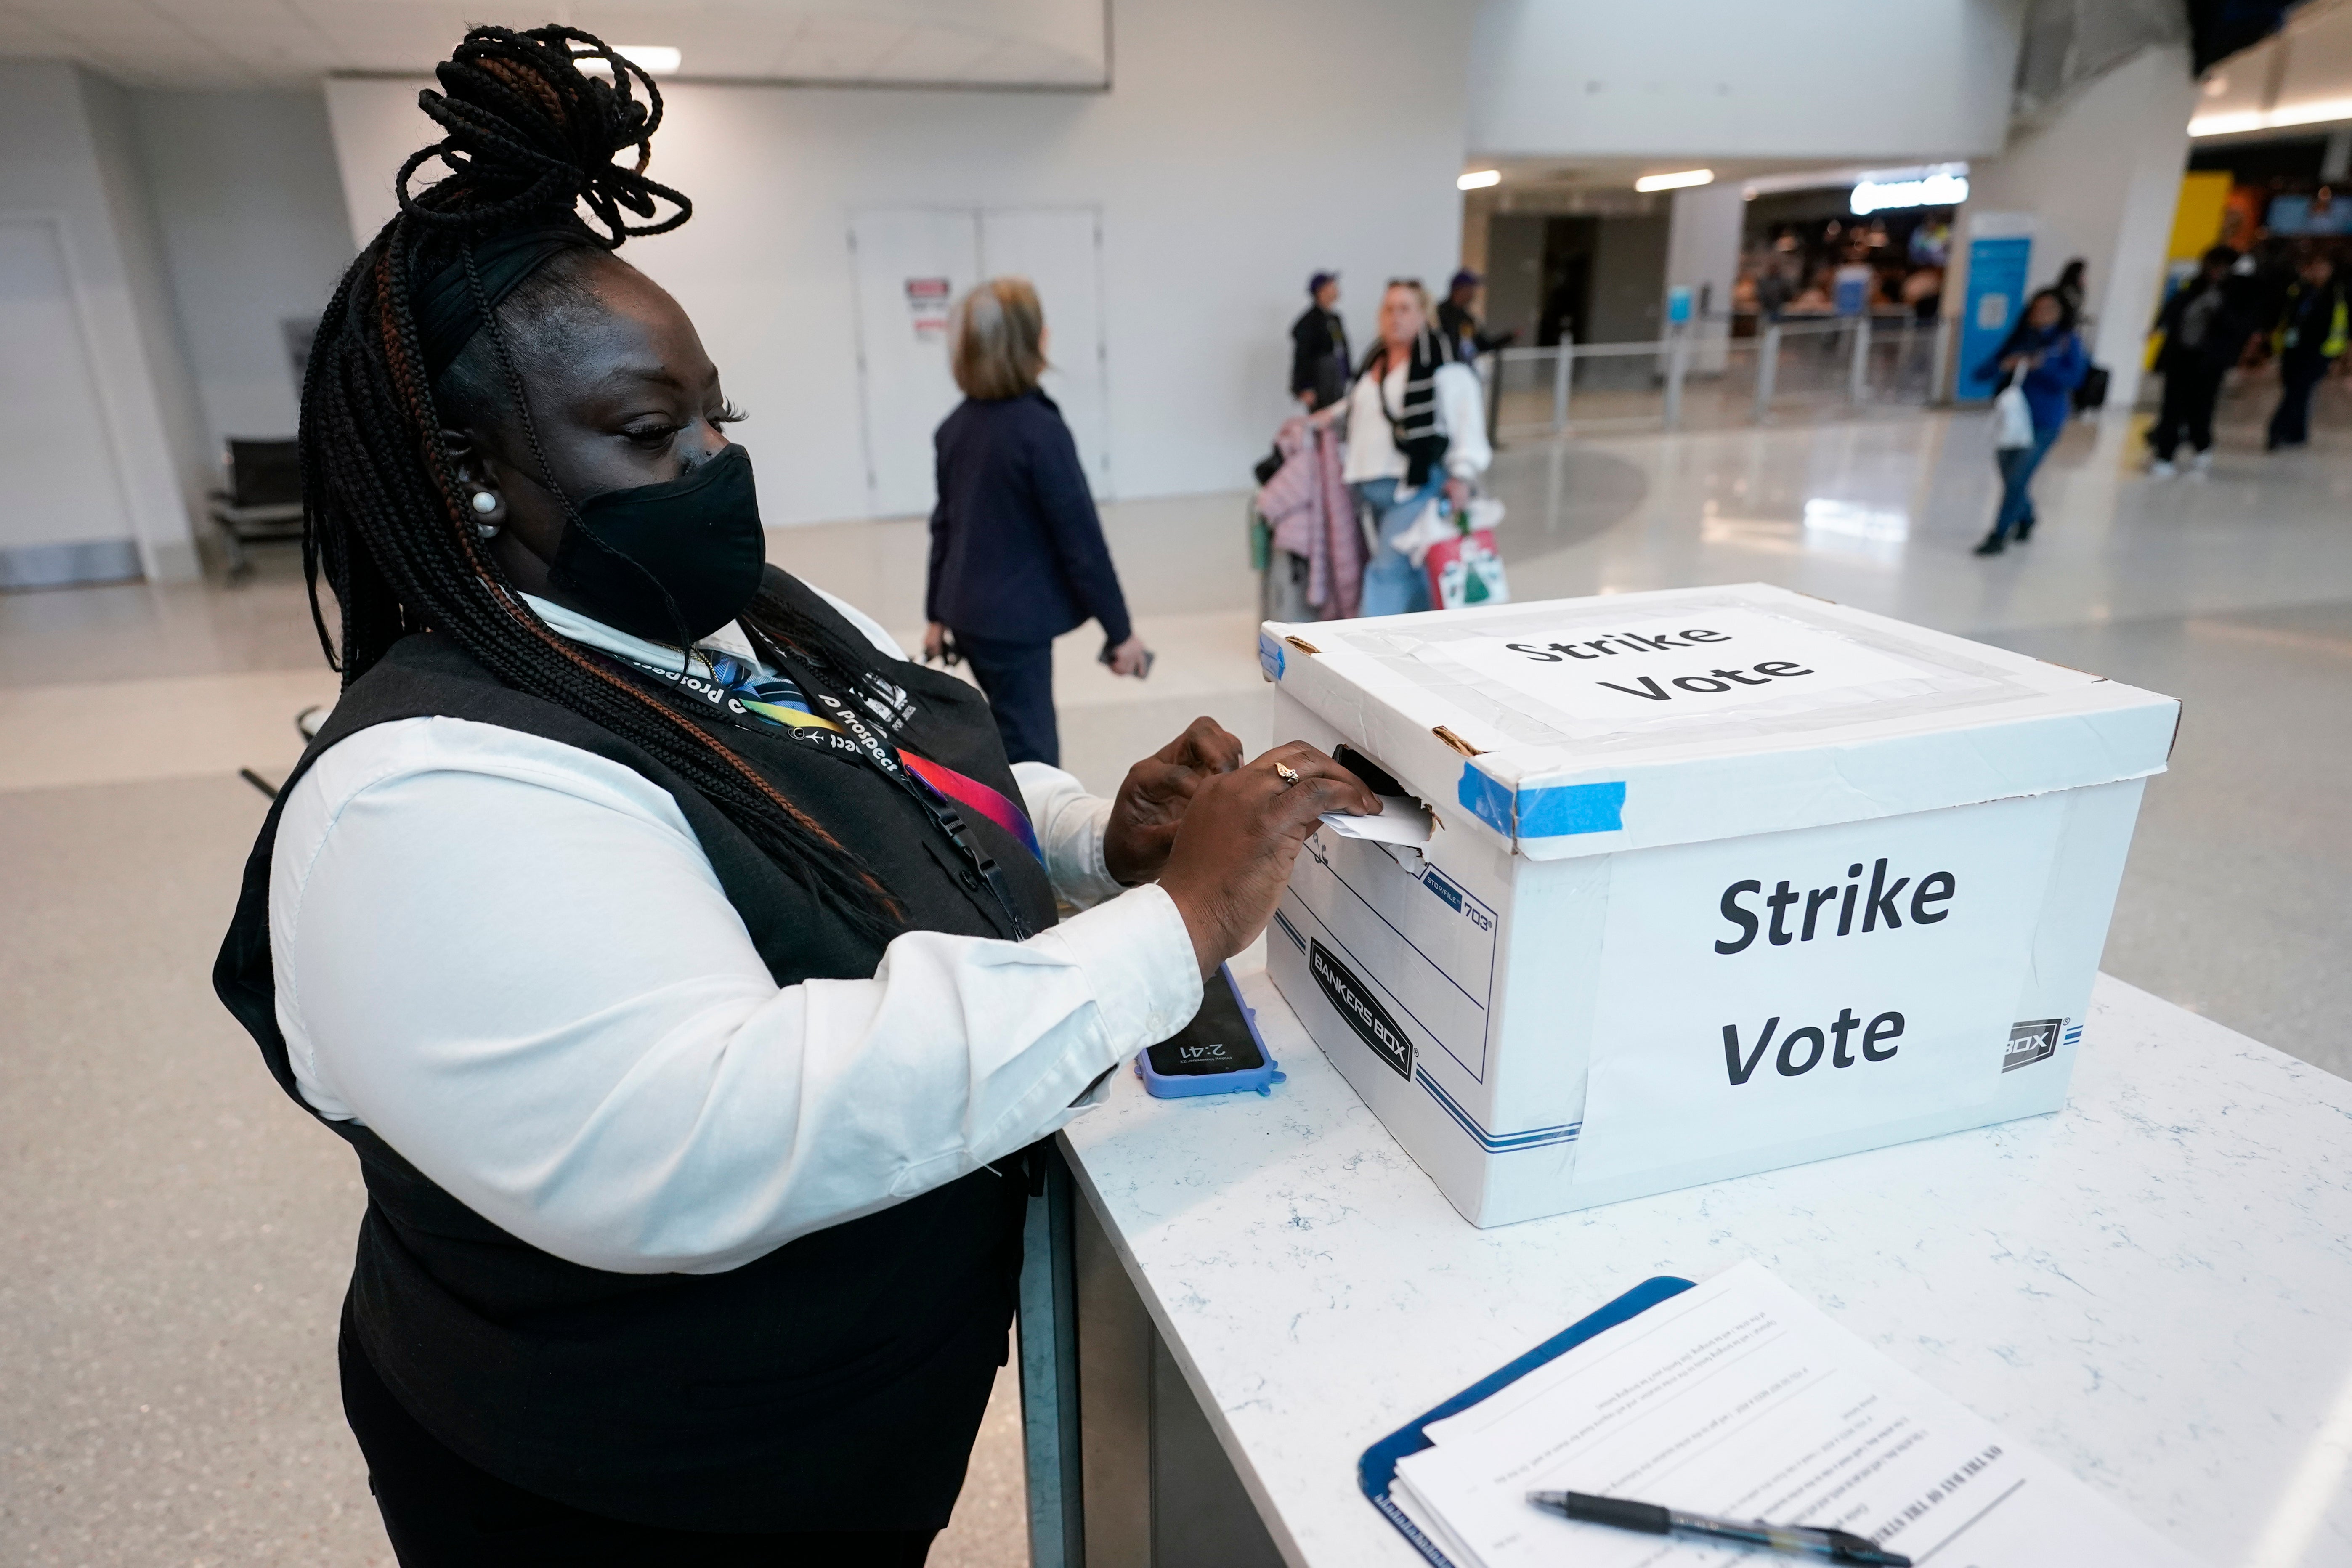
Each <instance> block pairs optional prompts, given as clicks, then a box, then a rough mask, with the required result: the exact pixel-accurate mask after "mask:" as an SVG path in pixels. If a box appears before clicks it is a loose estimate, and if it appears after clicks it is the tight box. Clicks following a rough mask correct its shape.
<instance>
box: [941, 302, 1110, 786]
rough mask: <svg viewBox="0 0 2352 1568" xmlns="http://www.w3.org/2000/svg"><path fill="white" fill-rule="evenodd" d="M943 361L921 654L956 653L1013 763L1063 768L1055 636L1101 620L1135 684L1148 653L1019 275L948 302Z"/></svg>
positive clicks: (1106, 654) (1038, 319)
mask: <svg viewBox="0 0 2352 1568" xmlns="http://www.w3.org/2000/svg"><path fill="white" fill-rule="evenodd" d="M948 354H949V364H950V367H951V368H952V369H953V370H954V372H955V378H956V384H957V385H958V386H960V387H961V388H962V389H963V394H964V401H963V402H962V403H961V404H960V405H957V407H956V410H955V412H954V413H952V414H950V415H949V416H947V418H946V419H945V420H943V421H942V422H941V423H940V428H939V432H938V434H937V435H936V436H934V437H932V445H933V447H934V448H935V450H936V451H937V453H938V457H939V504H938V505H937V506H936V507H934V508H933V509H932V510H931V569H930V583H929V593H928V595H927V596H926V599H925V614H926V616H928V618H929V621H930V626H929V629H928V630H927V631H926V632H925V633H924V634H923V658H925V659H926V660H931V659H950V658H953V657H955V655H956V654H961V656H962V657H963V658H968V659H970V660H971V672H972V674H973V676H974V677H976V678H977V679H979V681H980V689H981V690H982V691H984V692H986V693H987V694H988V704H989V707H990V708H991V709H992V710H993V711H994V712H995V715H996V728H997V731H998V732H999V733H1000V734H1002V735H1003V737H1004V750H1005V753H1006V755H1007V756H1008V757H1010V758H1011V760H1013V762H1016V763H1018V762H1037V763H1049V764H1053V765H1056V766H1058V765H1059V764H1060V762H1061V754H1062V747H1061V738H1060V736H1059V734H1058V732H1057V731H1056V729H1055V721H1054V639H1055V637H1059V636H1061V635H1062V634H1063V633H1064V632H1066V631H1068V630H1070V629H1071V628H1073V627H1075V626H1081V625H1083V624H1085V623H1086V622H1087V620H1089V619H1093V620H1097V621H1100V622H1101V623H1102V628H1103V653H1102V660H1103V662H1104V663H1105V664H1108V665H1109V666H1110V668H1111V673H1113V674H1114V675H1132V676H1136V677H1138V678H1140V677H1142V676H1143V675H1144V673H1145V672H1146V671H1147V670H1149V668H1150V662H1151V655H1150V650H1148V649H1147V648H1145V647H1144V646H1143V639H1142V638H1140V637H1137V636H1136V635H1135V631H1134V628H1133V627H1132V626H1130V625H1129V622H1128V618H1127V600H1126V598H1125V596H1124V595H1121V594H1120V593H1119V590H1118V573H1117V572H1116V571H1115V570H1113V568H1112V566H1111V562H1110V547H1109V546H1108V544H1106V543H1105V542H1103V531H1102V521H1101V520H1100V519H1099V518H1097V516H1096V515H1095V503H1094V498H1093V496H1092V495H1091V494H1090V493H1088V491H1087V476H1086V471H1085V469H1084V468H1081V467H1080V466H1079V463H1078V448H1077V443H1076V442H1075V441H1073V440H1072V439H1071V438H1070V427H1069V426H1067V425H1066V424H1065V423H1063V420H1062V411H1061V410H1060V409H1059V408H1057V407H1055V404H1054V400H1053V399H1052V398H1050V397H1048V396H1046V395H1045V393H1044V391H1042V390H1041V389H1040V388H1039V387H1038V385H1037V378H1038V376H1040V375H1041V374H1044V373H1045V363H1046V361H1045V311H1044V310H1042V309H1041V308H1040V307H1039V306H1038V303H1037V290H1036V289H1034V288H1032V287H1030V284H1029V280H1028V279H1025V278H992V279H989V280H988V281H987V282H985V283H982V285H980V287H978V288H976V289H973V290H972V291H971V293H969V294H966V295H965V296H964V297H963V298H962V299H961V300H957V301H956V306H955V310H954V312H953V313H952V314H951V315H950V318H949V322H948Z"/></svg>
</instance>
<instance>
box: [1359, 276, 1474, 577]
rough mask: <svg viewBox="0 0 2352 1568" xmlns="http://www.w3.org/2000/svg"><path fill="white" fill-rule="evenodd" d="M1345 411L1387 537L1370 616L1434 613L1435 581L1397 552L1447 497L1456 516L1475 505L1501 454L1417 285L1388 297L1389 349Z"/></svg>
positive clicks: (1469, 374)
mask: <svg viewBox="0 0 2352 1568" xmlns="http://www.w3.org/2000/svg"><path fill="white" fill-rule="evenodd" d="M1344 406H1345V407H1346V410H1347V420H1348V425H1347V434H1348V461H1347V468H1346V470H1345V473H1346V478H1347V480H1348V485H1349V489H1352V490H1353V491H1354V492H1355V496H1356V500H1357V502H1358V504H1359V505H1360V507H1362V508H1363V509H1364V510H1367V511H1369V512H1370V514H1371V516H1372V518H1373V520H1374V522H1375V532H1376V533H1377V535H1378V537H1379V544H1378V547H1377V548H1375V549H1374V550H1373V552H1372V559H1371V562H1370V564H1369V565H1367V566H1366V567H1365V569H1364V597H1363V609H1362V613H1363V614H1364V615H1367V616H1397V615H1403V614H1404V613H1406V612H1407V611H1410V610H1425V609H1428V608H1429V607H1430V605H1429V582H1428V579H1427V578H1426V577H1424V576H1423V574H1422V573H1421V571H1420V569H1419V568H1418V567H1416V566H1414V565H1413V563H1412V562H1411V561H1410V560H1408V559H1407V558H1406V557H1405V556H1404V554H1403V553H1402V552H1399V551H1396V550H1393V549H1391V548H1390V545H1391V542H1393V541H1394V540H1395V539H1396V538H1397V537H1398V536H1399V535H1401V534H1402V533H1403V532H1404V531H1405V530H1407V529H1409V528H1411V527H1412V524H1413V521H1414V520H1415V519H1417V518H1418V517H1420V515H1421V513H1422V510H1423V508H1424V507H1426V506H1427V505H1428V504H1429V503H1430V502H1431V501H1433V500H1436V499H1437V497H1439V496H1440V495H1444V496H1445V497H1446V498H1447V499H1448V500H1451V501H1452V502H1453V505H1454V509H1455V510H1457V511H1458V510H1461V509H1462V508H1463V507H1465V506H1466V505H1468V504H1469V500H1470V482H1471V481H1472V480H1474V479H1476V478H1477V477H1478V476H1479V475H1480V474H1483V473H1485V472H1486V465H1487V464H1488V463H1490V462H1492V461H1493V460H1494V450H1493V448H1492V447H1489V446H1488V445H1487V443H1486V418H1485V399H1484V395H1483V394H1482V392H1481V390H1480V387H1479V384H1478V373H1477V372H1476V371H1475V370H1473V369H1471V368H1470V367H1469V366H1468V365H1466V364H1464V363H1461V362H1460V361H1459V359H1458V358H1457V357H1456V356H1455V353H1454V345H1453V344H1452V343H1451V342H1448V341H1447V339H1446V337H1445V335H1444V333H1443V332H1440V331H1437V329H1436V328H1435V327H1434V326H1433V325H1432V324H1431V321H1430V314H1429V291H1428V290H1427V289H1423V287H1422V286H1421V285H1420V284H1419V283H1418V282H1416V281H1414V280H1412V279H1395V280H1393V281H1391V283H1390V284H1389V286H1388V289H1387V291H1386V292H1385V293H1384V294H1382V295H1381V341H1380V342H1378V343H1377V344H1375V345H1374V346H1373V348H1372V351H1371V353H1369V354H1367V355H1365V357H1364V367H1363V370H1362V372H1361V374H1359V375H1358V377H1357V379H1356V384H1355V386H1354V388H1353V389H1352V390H1351V391H1350V392H1349V395H1348V401H1347V403H1346V405H1344Z"/></svg>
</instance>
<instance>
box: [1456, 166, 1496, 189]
mask: <svg viewBox="0 0 2352 1568" xmlns="http://www.w3.org/2000/svg"><path fill="white" fill-rule="evenodd" d="M1502 183H1503V171H1502V170H1500V169H1473V170H1471V171H1470V172H1469V173H1468V174H1465V175H1463V176H1462V177H1461V178H1460V179H1458V180H1456V181H1454V189H1455V190H1457V191H1483V190H1485V189H1486V187H1487V186H1488V185H1499V184H1502Z"/></svg>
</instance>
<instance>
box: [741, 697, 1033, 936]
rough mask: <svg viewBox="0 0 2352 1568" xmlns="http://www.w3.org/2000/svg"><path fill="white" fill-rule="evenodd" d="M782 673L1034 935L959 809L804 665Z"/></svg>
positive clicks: (1017, 930) (1021, 928) (1012, 920)
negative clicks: (916, 807)
mask: <svg viewBox="0 0 2352 1568" xmlns="http://www.w3.org/2000/svg"><path fill="white" fill-rule="evenodd" d="M784 673H785V674H787V675H789V676H791V677H792V678H793V680H794V681H796V682H798V683H799V686H800V689H801V691H802V693H803V695H804V696H806V697H807V698H808V699H809V700H810V701H811V702H812V703H813V704H814V707H815V708H818V709H822V710H824V717H825V718H828V719H830V720H832V721H834V722H835V723H836V724H838V725H840V726H841V728H842V731H843V732H844V733H845V734H846V735H848V737H849V738H850V740H852V741H853V742H856V745H857V748H858V750H859V751H860V752H862V753H863V754H864V755H865V758H866V761H867V762H868V763H871V764H872V765H873V766H874V768H875V770H876V771H877V772H878V773H881V774H882V776H883V777H885V778H887V779H888V780H889V781H890V782H891V783H893V784H897V785H898V787H899V788H900V789H902V790H904V791H906V792H907V796H908V799H910V800H912V801H913V802H914V803H915V804H916V805H919V806H921V807H922V808H923V812H924V814H925V815H926V816H929V817H930V819H931V820H932V821H933V822H934V823H936V824H938V825H939V828H940V832H942V833H944V834H946V835H947V836H948V839H949V841H950V843H952V844H953V845H954V846H955V847H956V849H957V851H958V852H959V853H961V855H962V856H963V858H964V860H965V861H966V862H967V863H968V864H969V865H970V867H971V869H973V870H975V871H977V872H979V873H980V878H981V880H982V881H983V882H986V883H987V884H988V890H989V891H990V892H992V893H993V894H995V895H996V902H997V907H998V908H1000V909H1002V910H1003V911H1004V919H1005V921H1006V922H1007V923H1008V924H1010V925H1011V926H1012V928H1013V940H1014V941H1015V942H1020V941H1023V940H1024V939H1026V938H1028V937H1030V936H1033V935H1034V934H1035V933H1034V932H1033V931H1031V930H1030V929H1029V922H1028V921H1025V920H1024V919H1022V918H1021V904H1020V901H1019V900H1017V899H1016V898H1014V896H1013V884H1012V883H1011V882H1010V881H1009V880H1007V879H1006V878H1005V875H1004V868H1003V867H1002V866H1000V865H998V864H997V862H996V857H995V856H993V855H991V854H990V853H989V852H988V847H987V846H985V845H983V844H982V843H981V842H980V840H979V839H977V838H975V837H972V832H971V825H970V824H968V823H967V822H965V821H964V819H963V815H962V814H961V812H959V811H957V810H956V808H955V807H954V806H953V805H950V804H949V803H948V802H947V800H946V799H945V797H943V796H942V795H940V793H939V792H938V791H937V790H934V789H932V788H931V787H930V786H929V784H925V783H923V781H922V780H920V779H919V778H917V777H916V776H915V775H914V774H913V773H910V772H908V768H907V764H906V763H902V762H900V761H899V760H898V748H897V747H896V746H893V745H891V744H890V743H889V742H887V741H885V740H883V739H882V737H881V736H879V735H878V734H877V733H875V731H874V727H873V725H871V724H870V723H868V722H867V721H866V719H865V717H864V716H863V715H861V714H860V713H859V712H858V711H857V710H856V708H855V707H854V706H852V705H851V704H850V703H847V702H845V701H843V700H841V699H840V698H838V697H835V695H834V694H833V693H832V692H831V691H829V690H827V689H825V687H824V683H823V682H821V681H819V680H818V679H815V677H814V674H813V673H812V672H811V671H810V669H809V668H808V667H807V666H806V665H804V664H802V663H800V662H799V661H798V660H791V661H788V662H787V665H786V668H785V670H784Z"/></svg>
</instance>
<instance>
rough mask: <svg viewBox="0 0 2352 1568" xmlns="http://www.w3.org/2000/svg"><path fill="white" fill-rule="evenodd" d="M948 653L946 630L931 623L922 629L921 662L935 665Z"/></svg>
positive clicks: (937, 623)
mask: <svg viewBox="0 0 2352 1568" xmlns="http://www.w3.org/2000/svg"><path fill="white" fill-rule="evenodd" d="M947 653H948V629H947V627H945V626H941V625H940V623H939V622H937V621H933V622H932V623H931V624H930V625H929V626H925V627H924V628H923V662H924V663H925V664H937V663H939V662H940V660H941V659H943V658H946V657H947Z"/></svg>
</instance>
